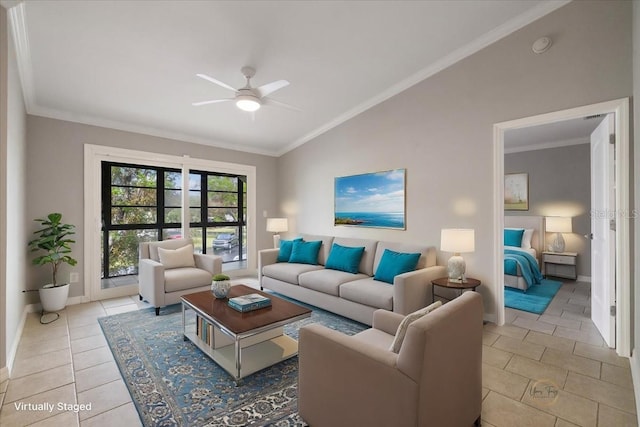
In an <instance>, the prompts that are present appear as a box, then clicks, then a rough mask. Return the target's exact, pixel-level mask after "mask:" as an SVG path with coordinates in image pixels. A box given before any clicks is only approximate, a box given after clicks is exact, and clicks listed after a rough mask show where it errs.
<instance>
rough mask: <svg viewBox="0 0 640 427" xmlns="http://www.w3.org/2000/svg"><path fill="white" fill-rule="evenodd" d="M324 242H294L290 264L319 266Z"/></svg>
mask: <svg viewBox="0 0 640 427" xmlns="http://www.w3.org/2000/svg"><path fill="white" fill-rule="evenodd" d="M321 245H322V240H316V241H313V242H306V241H304V240H294V241H293V248H292V249H291V257H290V258H289V262H293V263H298V264H311V265H317V264H318V252H319V251H320V246H321Z"/></svg>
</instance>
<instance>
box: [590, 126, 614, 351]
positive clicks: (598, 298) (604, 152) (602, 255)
mask: <svg viewBox="0 0 640 427" xmlns="http://www.w3.org/2000/svg"><path fill="white" fill-rule="evenodd" d="M613 121H614V116H613V114H609V115H607V117H605V118H604V119H603V120H602V123H600V125H599V126H598V127H597V128H596V130H594V131H593V133H592V134H591V233H592V240H591V320H593V323H594V324H595V325H596V327H597V328H598V330H599V331H600V334H601V335H602V338H604V340H605V342H606V343H607V345H608V346H609V347H612V348H614V347H615V346H616V322H615V320H616V319H615V316H613V315H612V313H611V307H612V306H613V307H615V305H616V277H615V228H614V227H615V222H612V221H615V154H614V152H615V146H614V144H611V143H610V135H612V134H613V132H614V129H615V128H614V122H613Z"/></svg>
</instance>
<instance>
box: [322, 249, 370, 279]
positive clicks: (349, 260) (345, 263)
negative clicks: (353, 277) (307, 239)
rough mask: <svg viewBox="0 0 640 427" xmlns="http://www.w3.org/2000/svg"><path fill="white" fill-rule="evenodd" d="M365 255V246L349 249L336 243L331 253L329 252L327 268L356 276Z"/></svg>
mask: <svg viewBox="0 0 640 427" xmlns="http://www.w3.org/2000/svg"><path fill="white" fill-rule="evenodd" d="M363 253H364V246H360V247H349V246H342V245H339V244H337V243H334V244H333V246H332V247H331V252H329V258H328V259H327V263H326V264H325V267H326V268H330V269H332V270H340V271H346V272H347V273H352V274H356V273H357V272H358V267H359V266H360V260H361V259H362V254H363Z"/></svg>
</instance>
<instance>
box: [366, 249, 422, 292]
mask: <svg viewBox="0 0 640 427" xmlns="http://www.w3.org/2000/svg"><path fill="white" fill-rule="evenodd" d="M419 259H420V253H401V252H395V251H392V250H390V249H385V250H384V253H383V254H382V259H381V260H380V263H379V264H378V268H377V269H376V274H375V276H374V277H373V278H374V279H376V280H379V281H381V282H387V283H391V284H393V278H394V277H396V276H397V275H398V274H402V273H407V272H409V271H413V270H415V269H416V265H417V264H418V260H419Z"/></svg>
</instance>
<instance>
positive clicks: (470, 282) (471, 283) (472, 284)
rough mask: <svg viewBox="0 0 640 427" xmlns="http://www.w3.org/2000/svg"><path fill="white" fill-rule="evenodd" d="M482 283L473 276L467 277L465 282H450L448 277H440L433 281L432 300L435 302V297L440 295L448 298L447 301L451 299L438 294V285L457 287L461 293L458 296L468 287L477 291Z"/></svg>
mask: <svg viewBox="0 0 640 427" xmlns="http://www.w3.org/2000/svg"><path fill="white" fill-rule="evenodd" d="M481 284H482V282H480V280H478V279H472V278H471V277H467V279H466V281H465V282H463V283H459V282H450V281H449V278H448V277H440V278H439V279H435V280H432V281H431V300H432V301H433V302H435V297H438V298H443V299H446V300H447V301H451V298H447V297H444V296H442V295H438V294H436V286H439V287H441V288H446V289H456V290H458V291H459V294H458V295H457V296H460V295H462V293H463V292H464V291H465V290H467V289H471V290H472V291H475V290H476V288H477V287H478V286H480V285H481Z"/></svg>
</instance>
